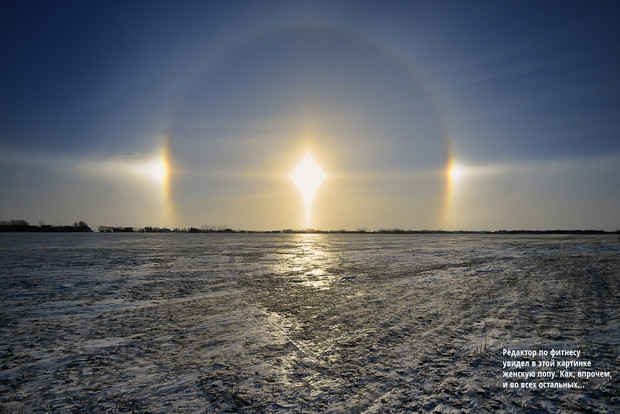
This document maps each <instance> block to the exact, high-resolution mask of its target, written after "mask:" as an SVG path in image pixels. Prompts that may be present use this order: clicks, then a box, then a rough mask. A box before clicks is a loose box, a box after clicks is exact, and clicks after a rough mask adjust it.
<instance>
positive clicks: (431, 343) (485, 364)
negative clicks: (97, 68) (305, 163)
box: [0, 234, 620, 413]
mask: <svg viewBox="0 0 620 414" xmlns="http://www.w3.org/2000/svg"><path fill="white" fill-rule="evenodd" d="M619 275H620V241H619V240H618V236H523V235H522V236H515V235H511V236H499V235H476V236H471V235H429V236H417V235H404V236H395V235H310V234H302V235H259V234H246V235H243V234H237V235H230V234H211V235H209V234H198V235H191V234H161V235H155V234H150V235H149V234H62V235H61V234H1V235H0V303H1V305H0V412H27V413H31V412H48V411H50V412H150V413H164V412H347V413H348V412H351V413H359V412H366V413H374V412H406V411H409V412H432V411H434V412H446V413H447V412H493V413H494V412H498V411H502V410H503V411H505V412H560V411H561V412H601V413H611V412H618V411H619V409H620V393H619V381H618V378H617V374H618V367H619V366H620V365H619V352H618V351H619V350H620V318H619V316H620V306H619V305H620V276H619ZM503 349H577V350H580V351H581V353H582V357H581V359H588V360H591V361H592V368H591V370H593V371H594V370H596V371H607V372H611V373H612V374H613V377H612V378H594V379H590V380H583V379H580V380H579V385H580V386H583V388H579V389H536V390H526V389H505V388H503V382H506V381H507V380H506V379H505V378H502V375H503V374H502V372H503V371H510V370H507V369H503V368H502V361H504V360H507V358H506V357H505V356H502V350H503ZM569 370H570V369H569ZM511 381H512V380H511ZM515 381H516V380H515ZM537 381H539V380H538V379H537Z"/></svg>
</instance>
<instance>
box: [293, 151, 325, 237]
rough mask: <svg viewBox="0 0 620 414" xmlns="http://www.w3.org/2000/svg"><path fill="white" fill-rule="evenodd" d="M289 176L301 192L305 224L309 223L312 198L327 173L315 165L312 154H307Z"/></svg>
mask: <svg viewBox="0 0 620 414" xmlns="http://www.w3.org/2000/svg"><path fill="white" fill-rule="evenodd" d="M290 177H291V180H293V182H294V183H295V184H296V185H297V187H298V188H299V191H300V192H301V196H302V198H303V200H304V206H305V207H306V225H309V224H310V223H309V220H310V210H311V206H312V199H313V198H314V194H315V193H316V190H317V189H318V188H319V186H320V185H321V182H323V180H324V179H325V178H326V177H327V175H326V174H325V173H324V172H323V171H322V170H321V167H319V166H318V165H317V163H316V162H315V161H314V159H313V158H312V156H311V155H309V154H308V155H306V156H305V157H304V159H303V160H301V162H300V163H299V165H298V166H297V168H295V170H294V171H293V172H292V173H291V175H290Z"/></svg>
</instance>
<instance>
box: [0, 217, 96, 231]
mask: <svg viewBox="0 0 620 414" xmlns="http://www.w3.org/2000/svg"><path fill="white" fill-rule="evenodd" d="M0 232H37V233H88V232H92V230H91V228H90V227H89V226H88V224H86V222H84V221H81V220H80V221H76V222H75V223H73V226H68V225H65V226H53V225H50V224H43V223H41V224H39V225H30V224H29V223H28V222H27V221H26V220H1V221H0Z"/></svg>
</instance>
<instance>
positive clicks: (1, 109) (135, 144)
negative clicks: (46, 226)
mask: <svg viewBox="0 0 620 414" xmlns="http://www.w3.org/2000/svg"><path fill="white" fill-rule="evenodd" d="M619 12H620V4H618V3H617V2H606V1H600V2H599V1H597V2H587V3H586V2H571V1H557V2H556V1H545V2H539V1H532V2H529V1H525V2H523V1H519V2H516V1H515V2H497V1H472V2H458V1H453V2H452V1H451V2H434V1H421V2H416V1H402V2H399V1H387V2H378V1H326V2H321V1H312V2H304V1H254V2H247V1H230V2H202V1H195V2H169V1H162V2H157V1H149V2H84V1H75V2H70V1H61V2H28V1H25V2H9V3H8V4H4V5H3V6H2V13H0V35H1V38H2V39H3V40H2V42H0V56H2V60H1V64H0V91H1V94H0V96H1V98H0V150H3V151H4V152H5V153H9V152H11V153H16V154H17V153H18V154H22V156H23V154H33V155H36V156H41V157H46V158H48V159H51V158H54V157H56V156H63V157H69V159H73V160H75V162H76V163H80V162H81V161H82V160H84V159H88V160H92V159H97V158H101V159H103V158H114V157H119V156H120V157H124V156H131V155H132V154H144V153H148V152H149V151H152V149H153V148H154V147H155V146H157V145H159V144H160V141H161V139H162V137H164V136H165V137H166V140H168V141H169V144H170V146H171V148H170V150H171V154H172V156H173V157H174V161H175V164H176V165H177V166H179V168H178V170H179V171H183V170H191V171H196V170H199V169H201V168H203V167H204V166H205V165H208V166H209V167H208V168H206V167H204V168H205V170H204V174H202V175H201V174H198V175H197V176H198V177H200V178H196V180H199V181H200V180H201V181H200V182H202V183H203V184H204V186H205V187H204V188H202V187H200V185H198V184H197V183H195V182H193V181H192V178H191V175H188V176H187V179H185V180H182V179H181V178H179V179H178V183H177V185H176V188H177V190H175V191H176V195H175V197H177V198H178V199H179V200H182V199H184V197H186V196H187V194H188V193H190V192H192V191H194V192H195V191H196V189H198V191H204V192H206V193H209V194H220V193H221V191H222V190H221V186H219V185H218V184H216V183H214V182H212V181H209V179H210V178H205V177H206V176H208V175H209V172H210V171H211V172H212V171H213V170H218V171H223V170H224V169H227V170H243V171H246V170H247V171H250V170H258V169H260V168H264V167H265V165H267V164H274V161H273V159H272V158H273V157H274V155H273V154H275V153H278V154H279V155H278V156H281V157H284V154H285V153H286V152H287V151H289V153H290V152H291V151H294V150H295V149H296V148H298V147H299V145H301V144H300V142H301V141H304V139H303V138H301V135H303V134H302V133H301V132H300V133H299V136H298V137H295V136H294V135H292V134H294V132H293V131H295V130H296V129H297V130H299V131H301V130H302V129H304V128H306V129H307V130H308V131H310V132H308V131H306V132H307V134H311V135H312V134H314V141H313V145H314V147H315V149H316V150H317V151H323V152H325V153H327V152H329V151H327V147H329V148H330V150H331V154H326V155H325V157H324V159H325V162H326V163H327V164H328V165H329V164H330V163H332V165H331V166H332V169H333V167H334V166H333V164H337V165H338V171H339V172H341V173H343V174H344V173H352V172H356V173H358V174H359V173H361V171H362V170H364V171H367V172H369V173H376V174H380V173H388V172H389V173H393V172H398V171H401V172H406V171H413V170H416V171H417V170H419V169H428V170H430V169H433V168H442V166H443V165H445V163H446V160H447V158H448V156H449V155H450V154H451V156H454V157H456V158H458V159H459V160H460V161H461V162H463V163H469V164H476V165H499V164H502V165H508V164H510V165H516V164H523V163H533V162H545V161H558V160H559V161H561V160H575V159H578V160H579V159H590V160H592V159H595V158H596V157H603V156H609V155H610V154H611V155H617V154H619V153H620V137H619V133H620V99H619V98H620V76H619V75H618V74H620V25H618V24H617V17H618V15H619ZM345 153H346V154H347V156H343V155H342V154H345ZM280 159H282V158H280ZM63 160H64V161H63V162H67V161H66V158H65V159H63ZM3 164H4V165H0V171H2V174H3V177H2V180H3V181H4V184H3V185H4V188H7V189H9V188H10V187H11V184H10V183H11V177H13V176H14V174H15V173H16V171H17V170H15V166H14V165H13V164H12V163H9V162H3ZM24 164H25V165H24V166H22V167H19V168H21V169H20V170H19V171H20V174H28V168H29V167H28V165H29V164H28V162H27V160H25V162H24ZM31 164H33V165H34V167H33V168H41V167H40V165H37V163H36V162H32V163H31ZM282 165H288V164H286V163H285V162H284V161H283V162H282ZM603 175H604V176H605V177H608V176H609V171H606V172H605V173H603ZM179 177H181V176H179ZM605 179H607V178H605ZM586 181H587V180H586ZM207 182H208V183H207ZM26 185H27V184H26ZM32 185H33V186H36V185H35V184H34V182H33V184H32ZM37 185H38V184H37ZM50 185H53V184H50ZM196 185H198V187H196ZM230 185H231V184H230V183H228V184H227V188H230ZM239 185H240V187H239V188H243V189H244V191H245V190H246V189H247V188H246V187H247V186H248V185H249V184H248V183H247V182H245V183H243V184H239ZM394 186H395V187H397V188H400V190H395V191H396V192H402V191H403V188H401V187H399V185H396V184H394ZM250 187H251V186H250ZM190 189H194V190H190ZM606 189H607V191H613V190H616V189H617V187H613V184H612V183H609V185H608V186H607V187H606ZM227 191H228V190H227ZM240 191H241V190H240ZM420 191H421V190H420ZM371 193H372V194H374V193H373V192H372V191H371ZM20 194H21V193H20ZM222 203H223V204H225V202H222ZM179 204H182V202H181V201H179ZM15 205H19V203H17V204H15ZM15 208H16V207H13V209H15ZM12 211H14V210H12V209H11V208H9V207H7V208H6V211H4V214H12V213H11V212H12ZM214 214H215V213H214ZM361 224H363V223H361ZM404 224H407V223H404Z"/></svg>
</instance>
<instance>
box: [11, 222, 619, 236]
mask: <svg viewBox="0 0 620 414" xmlns="http://www.w3.org/2000/svg"><path fill="white" fill-rule="evenodd" d="M97 230H98V231H99V232H100V233H283V234H303V233H318V234H620V230H616V231H605V230H494V231H485V230H482V231H480V230H453V231H450V230H404V229H399V228H389V229H379V230H367V229H365V228H360V229H357V230H317V229H298V230H293V229H284V230H232V229H230V228H229V227H228V226H226V225H220V226H203V227H202V228H200V229H199V228H196V227H188V228H179V227H176V228H173V229H170V228H167V227H151V226H147V227H143V228H135V227H113V226H99V227H98V228H97ZM0 232H50V233H52V232H56V233H59V232H63V233H75V232H92V230H91V228H90V227H89V226H88V224H86V223H85V222H83V221H76V222H75V223H73V226H52V225H47V224H44V223H43V222H40V223H39V225H30V224H29V223H28V222H27V221H26V220H8V221H7V220H2V221H0Z"/></svg>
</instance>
